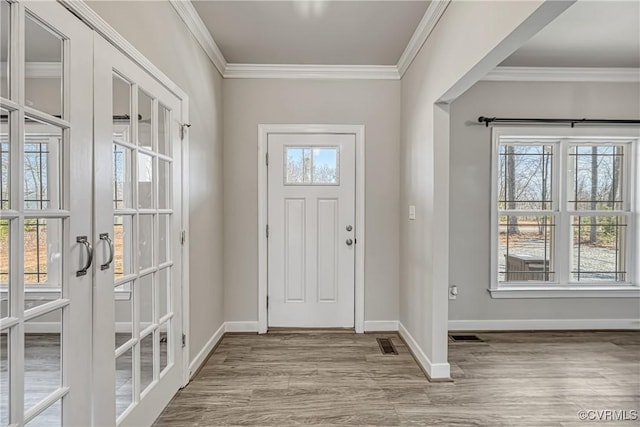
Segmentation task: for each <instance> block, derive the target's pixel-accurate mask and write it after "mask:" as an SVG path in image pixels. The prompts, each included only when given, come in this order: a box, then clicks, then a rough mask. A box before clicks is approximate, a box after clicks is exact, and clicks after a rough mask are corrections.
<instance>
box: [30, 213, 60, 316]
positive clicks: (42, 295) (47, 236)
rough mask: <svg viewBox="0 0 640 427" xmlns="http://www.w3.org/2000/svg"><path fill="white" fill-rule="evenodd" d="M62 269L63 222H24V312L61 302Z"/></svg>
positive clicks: (40, 220) (39, 219)
mask: <svg viewBox="0 0 640 427" xmlns="http://www.w3.org/2000/svg"><path fill="white" fill-rule="evenodd" d="M62 265H63V247H62V220H61V219H42V218H31V219H25V220H24V283H25V298H24V300H25V309H29V308H33V307H36V306H38V305H41V304H44V303H46V302H48V301H50V300H52V299H57V298H60V296H61V289H62Z"/></svg>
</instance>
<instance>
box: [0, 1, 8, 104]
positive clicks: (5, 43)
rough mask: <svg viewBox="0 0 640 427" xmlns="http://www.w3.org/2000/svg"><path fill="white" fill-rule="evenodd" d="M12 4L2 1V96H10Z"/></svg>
mask: <svg viewBox="0 0 640 427" xmlns="http://www.w3.org/2000/svg"><path fill="white" fill-rule="evenodd" d="M10 9H11V6H10V5H9V2H7V1H6V0H2V2H1V3H0V65H2V69H0V96H1V97H3V98H9V70H10V67H9V66H10V63H9V46H11V44H10V42H9V35H10V34H11V31H10V30H11V27H10V17H11V10H10Z"/></svg>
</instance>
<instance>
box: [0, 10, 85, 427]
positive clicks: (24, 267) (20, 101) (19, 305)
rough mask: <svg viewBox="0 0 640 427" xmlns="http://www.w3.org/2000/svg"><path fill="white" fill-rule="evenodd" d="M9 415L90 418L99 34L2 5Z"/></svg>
mask: <svg viewBox="0 0 640 427" xmlns="http://www.w3.org/2000/svg"><path fill="white" fill-rule="evenodd" d="M0 7H1V11H0V19H1V20H2V22H1V23H0V32H1V36H0V43H1V47H0V52H1V55H2V58H1V62H2V71H1V72H0V89H1V90H0V92H1V93H0V97H1V98H0V108H1V116H0V117H1V120H0V125H1V132H0V144H1V145H0V154H1V158H2V173H1V175H0V190H1V191H0V193H1V197H0V199H1V202H0V203H1V206H0V208H1V211H0V217H1V219H0V308H1V310H0V318H1V319H0V425H7V424H11V425H18V426H22V425H27V426H30V427H31V426H60V425H69V426H86V425H89V424H90V422H91V401H90V400H88V399H87V392H88V390H90V387H91V383H90V379H91V366H90V364H89V363H88V362H87V361H90V360H91V338H92V331H91V322H90V321H89V320H90V316H91V289H92V283H93V282H92V271H91V257H92V248H91V243H90V242H91V229H92V217H91V208H92V207H91V200H92V199H91V193H92V171H91V162H92V144H91V143H90V141H91V139H92V124H91V123H92V95H91V88H92V78H93V75H92V67H93V61H92V40H91V38H92V32H91V30H90V29H89V28H87V27H86V26H85V25H84V24H82V23H81V22H80V21H79V20H78V19H77V18H75V17H74V16H73V15H71V14H70V13H69V12H67V11H66V10H65V9H64V8H63V7H62V6H60V5H59V4H58V3H55V2H25V3H17V2H11V3H9V2H8V1H6V0H1V3H0Z"/></svg>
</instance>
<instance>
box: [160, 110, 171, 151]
mask: <svg viewBox="0 0 640 427" xmlns="http://www.w3.org/2000/svg"><path fill="white" fill-rule="evenodd" d="M170 120H171V112H170V111H169V110H168V109H166V108H165V107H164V106H163V105H158V152H159V153H160V154H164V155H165V156H172V155H173V153H172V150H171V121H170Z"/></svg>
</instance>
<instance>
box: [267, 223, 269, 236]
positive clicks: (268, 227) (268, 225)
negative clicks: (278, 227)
mask: <svg viewBox="0 0 640 427" xmlns="http://www.w3.org/2000/svg"><path fill="white" fill-rule="evenodd" d="M268 238H269V225H268V224H267V239H268Z"/></svg>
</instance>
